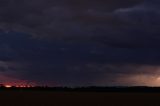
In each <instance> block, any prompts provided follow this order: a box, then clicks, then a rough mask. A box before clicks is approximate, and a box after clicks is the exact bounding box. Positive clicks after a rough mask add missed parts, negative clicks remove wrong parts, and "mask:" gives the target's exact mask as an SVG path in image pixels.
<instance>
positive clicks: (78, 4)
mask: <svg viewBox="0 0 160 106" xmlns="http://www.w3.org/2000/svg"><path fill="white" fill-rule="evenodd" d="M142 1H143V0H141V1H140V0H123V1H122V0H112V1H109V0H107V1H106V0H98V1H97V0H94V1H93V0H81V1H74V0H69V1H68V0H60V1H59V0H58V1H57V0H56V1H52V0H38V1H37V0H29V1H28V0H27V1H26V0H2V1H1V6H0V10H1V11H0V16H1V17H0V26H1V28H2V29H5V30H8V31H10V30H16V31H22V32H23V31H24V32H26V33H32V34H36V35H37V36H50V37H53V38H60V39H63V37H67V38H68V39H72V38H70V37H73V38H74V37H75V38H82V39H84V36H86V37H89V36H94V35H96V36H97V35H99V34H102V35H107V31H109V30H110V29H109V27H110V25H111V24H112V23H113V24H117V22H114V21H117V19H114V17H113V16H111V15H110V13H111V12H112V11H114V10H116V9H118V8H127V7H130V6H133V5H136V4H138V3H139V2H142ZM108 24H110V25H108ZM111 26H112V25H111ZM104 30H106V31H105V32H103V31H104Z"/></svg>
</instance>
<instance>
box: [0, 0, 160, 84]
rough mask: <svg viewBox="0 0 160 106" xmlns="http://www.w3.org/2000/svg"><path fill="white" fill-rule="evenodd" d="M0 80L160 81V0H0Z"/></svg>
mask: <svg viewBox="0 0 160 106" xmlns="http://www.w3.org/2000/svg"><path fill="white" fill-rule="evenodd" d="M0 83H4V84H11V85H21V84H33V85H48V86H92V85H96V86H160V0H0Z"/></svg>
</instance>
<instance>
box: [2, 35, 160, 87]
mask: <svg viewBox="0 0 160 106" xmlns="http://www.w3.org/2000/svg"><path fill="white" fill-rule="evenodd" d="M0 38H1V42H0V46H1V54H0V57H3V56H4V55H5V54H9V55H7V58H8V60H6V61H4V60H3V59H1V62H0V70H1V72H0V73H1V75H5V76H9V77H11V78H17V79H20V80H28V81H35V82H36V83H38V84H49V85H68V86H72V85H74V86H75V85H77V86H78V85H79V86H80V85H105V84H110V85H112V83H113V82H110V81H114V80H118V79H119V77H121V76H127V75H128V76H132V75H137V74H143V73H145V75H155V74H157V73H159V66H158V65H159V62H160V61H159V60H160V59H159V58H160V55H159V54H160V51H159V50H157V49H146V48H143V49H142V48H141V49H128V48H109V47H106V46H101V45H97V44H96V43H82V42H81V43H68V42H67V43H66V42H48V41H47V40H39V39H33V38H32V37H30V36H28V35H25V34H22V33H14V32H12V33H8V34H4V33H3V34H1V36H0ZM4 58H6V57H4ZM119 74H120V75H119ZM102 79H103V80H104V81H102ZM100 82H101V83H100ZM104 82H105V83H104ZM109 82H110V83H109ZM115 82H116V83H118V81H115ZM113 84H114V83H113Z"/></svg>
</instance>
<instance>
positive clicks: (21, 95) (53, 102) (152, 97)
mask: <svg viewBox="0 0 160 106" xmlns="http://www.w3.org/2000/svg"><path fill="white" fill-rule="evenodd" d="M0 106H160V93H108V92H53V91H0Z"/></svg>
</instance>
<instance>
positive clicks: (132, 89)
mask: <svg viewBox="0 0 160 106" xmlns="http://www.w3.org/2000/svg"><path fill="white" fill-rule="evenodd" d="M0 90H25V91H27V90H28V91H56V92H58V91H69V92H72V91H73V92H74V91H76V92H148V93H149V92H151V93H153V92H160V87H145V86H135V87H97V86H89V87H47V86H45V87H42V86H36V87H14V86H12V87H11V88H6V87H4V86H1V87H0Z"/></svg>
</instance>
